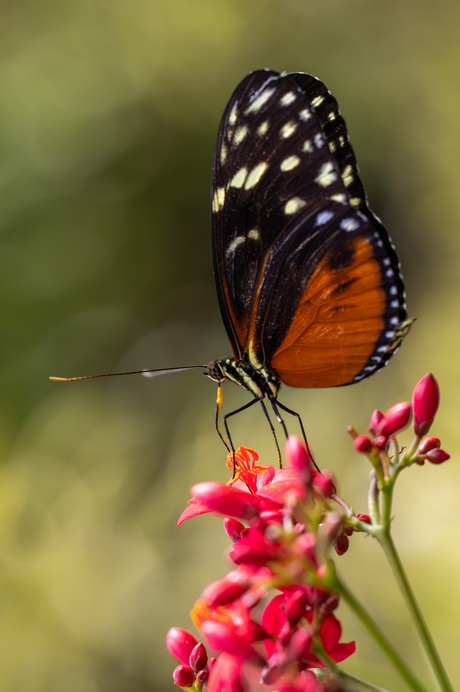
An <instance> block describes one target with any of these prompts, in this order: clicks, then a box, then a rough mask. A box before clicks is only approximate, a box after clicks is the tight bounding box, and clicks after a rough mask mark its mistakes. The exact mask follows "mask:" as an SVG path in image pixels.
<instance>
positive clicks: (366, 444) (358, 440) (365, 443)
mask: <svg viewBox="0 0 460 692" xmlns="http://www.w3.org/2000/svg"><path fill="white" fill-rule="evenodd" d="M373 446H374V445H373V444H372V440H371V439H370V437H368V436H367V435H358V437H355V439H354V440H353V447H354V448H355V449H356V451H357V452H359V453H360V454H369V452H370V451H371V449H372V447H373Z"/></svg>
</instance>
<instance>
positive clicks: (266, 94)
mask: <svg viewBox="0 0 460 692" xmlns="http://www.w3.org/2000/svg"><path fill="white" fill-rule="evenodd" d="M274 93H275V90H274V89H264V91H262V93H261V94H259V96H257V98H255V99H254V101H253V102H252V103H251V104H249V106H248V107H247V108H246V113H257V112H258V111H260V109H261V108H262V106H264V105H265V104H266V103H267V101H268V100H269V99H270V98H271V97H272V96H273V94H274Z"/></svg>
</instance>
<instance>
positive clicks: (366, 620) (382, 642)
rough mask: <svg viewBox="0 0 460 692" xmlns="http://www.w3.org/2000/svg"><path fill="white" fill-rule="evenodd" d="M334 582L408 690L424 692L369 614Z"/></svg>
mask: <svg viewBox="0 0 460 692" xmlns="http://www.w3.org/2000/svg"><path fill="white" fill-rule="evenodd" d="M336 580H337V586H336V588H337V590H338V591H339V592H340V593H341V595H342V596H343V598H344V599H345V601H346V602H347V603H348V605H349V606H350V608H351V609H352V611H353V612H354V613H355V615H356V616H357V617H358V618H359V619H360V620H361V622H362V623H363V625H364V626H365V628H366V629H367V631H368V632H369V634H370V635H371V636H372V637H373V639H374V640H375V641H376V642H377V644H378V645H379V647H380V648H381V650H382V651H383V653H384V654H385V655H386V657H387V658H388V659H389V660H390V661H391V663H392V664H393V666H394V667H395V668H396V670H397V671H398V673H399V674H400V675H401V677H402V678H403V679H404V680H405V681H406V683H407V685H408V686H409V688H410V689H411V690H414V691H415V692H426V688H425V687H423V685H422V684H421V682H420V681H419V680H417V678H416V677H415V675H414V674H413V673H412V671H410V670H409V668H408V667H407V664H406V663H405V662H404V661H403V660H402V658H401V657H400V655H399V653H398V652H397V650H396V649H395V648H394V646H393V645H392V644H391V642H390V640H389V639H387V638H386V636H385V635H384V634H383V632H382V631H381V629H380V628H379V627H378V626H377V624H376V623H375V622H374V620H372V618H371V617H370V615H369V613H368V612H367V611H366V610H365V609H364V608H363V607H362V605H361V604H360V603H359V601H358V600H357V599H356V598H355V597H354V595H353V594H352V593H351V591H350V590H349V589H348V587H347V586H345V584H344V583H343V582H341V581H340V579H338V577H336Z"/></svg>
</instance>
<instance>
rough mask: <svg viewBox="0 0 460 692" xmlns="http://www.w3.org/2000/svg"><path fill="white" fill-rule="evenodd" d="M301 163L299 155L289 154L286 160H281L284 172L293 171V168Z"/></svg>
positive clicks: (281, 167)
mask: <svg viewBox="0 0 460 692" xmlns="http://www.w3.org/2000/svg"><path fill="white" fill-rule="evenodd" d="M299 163H300V159H299V157H298V156H288V157H287V158H286V159H284V161H281V163H280V169H281V170H282V171H283V172H286V171H292V169H293V168H295V167H296V166H298V165H299Z"/></svg>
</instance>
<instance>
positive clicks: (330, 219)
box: [143, 70, 411, 453]
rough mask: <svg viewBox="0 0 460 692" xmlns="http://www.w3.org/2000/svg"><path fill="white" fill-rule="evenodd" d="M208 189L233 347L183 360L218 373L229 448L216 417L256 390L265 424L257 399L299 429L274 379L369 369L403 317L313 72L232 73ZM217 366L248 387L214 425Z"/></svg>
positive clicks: (384, 243) (309, 382) (317, 380)
mask: <svg viewBox="0 0 460 692" xmlns="http://www.w3.org/2000/svg"><path fill="white" fill-rule="evenodd" d="M211 200H212V249H213V262H214V272H215V278H216V286H217V293H218V297H219V304H220V309H221V312H222V317H223V320H224V324H225V328H226V330H227V334H228V337H229V340H230V344H231V347H232V351H233V356H232V357H230V358H226V359H222V360H214V361H211V362H210V363H208V365H207V366H190V367H200V368H205V374H206V375H208V377H210V378H211V379H212V380H214V381H216V382H217V383H218V387H219V392H218V399H217V401H218V404H217V411H216V428H217V430H218V432H219V435H220V436H221V438H222V440H223V441H224V443H225V444H226V446H227V448H228V449H234V446H233V443H232V440H231V436H230V432H229V429H228V422H227V421H228V418H229V417H230V416H232V415H234V414H235V413H238V412H239V411H242V410H244V409H246V408H248V407H249V406H251V405H253V404H254V403H255V402H257V401H259V402H260V403H261V405H262V408H263V410H264V413H265V415H266V417H267V419H268V420H269V422H270V426H271V429H272V431H273V432H274V429H273V425H272V423H271V421H270V416H269V413H268V411H267V408H266V406H265V401H266V400H268V401H269V402H270V405H271V407H272V409H273V412H274V414H275V416H276V418H277V420H278V421H279V423H281V424H282V426H283V428H284V431H285V432H286V434H287V431H286V426H285V424H284V422H283V419H282V416H281V414H280V410H282V411H286V412H288V413H290V414H293V415H295V416H297V418H298V420H299V422H300V425H301V428H302V432H303V434H304V436H305V432H304V429H303V426H302V422H301V419H300V416H299V415H298V414H297V413H296V412H294V411H291V410H290V409H288V408H287V407H285V406H284V405H282V404H281V403H280V402H279V400H278V391H279V388H280V384H281V383H284V384H287V385H290V386H292V387H306V388H316V387H336V386H340V385H346V384H352V383H354V382H358V381H359V380H362V379H363V378H365V377H369V376H370V375H373V374H374V373H375V372H376V371H377V370H379V369H380V368H382V367H383V366H384V365H385V364H386V363H387V362H388V360H389V359H390V358H391V356H392V355H393V353H394V352H395V350H396V349H397V348H398V347H399V345H400V344H401V342H402V340H403V338H404V336H405V335H406V333H407V331H408V329H409V327H410V324H411V320H408V319H407V315H406V302H405V292H404V285H403V280H402V276H401V273H400V264H399V260H398V257H397V255H396V252H395V249H394V247H393V244H392V242H391V240H390V238H389V236H388V233H387V232H386V230H385V228H384V227H383V225H382V224H381V222H380V221H379V219H378V218H377V217H376V216H375V215H374V214H373V212H372V211H371V210H370V209H369V206H368V203H367V198H366V193H365V191H364V188H363V185H362V183H361V180H360V178H359V175H358V167H357V163H356V158H355V155H354V152H353V149H352V147H351V144H350V141H349V139H348V134H347V130H346V125H345V121H344V119H343V118H342V116H341V114H340V112H339V109H338V105H337V101H336V100H335V98H334V97H333V96H332V94H331V93H330V92H329V91H328V89H327V87H326V86H325V85H324V83H323V82H321V81H320V80H319V79H317V78H316V77H313V76H311V75H309V74H305V73H301V72H298V73H297V72H296V73H281V74H280V73H278V72H274V71H271V70H259V71H256V72H252V73H251V74H249V75H248V76H247V77H246V78H245V79H243V81H242V82H241V83H240V84H239V85H238V87H237V88H236V90H235V91H234V93H233V95H232V97H231V98H230V101H229V103H228V105H227V107H226V108H225V111H224V114H223V117H222V121H221V123H220V127H219V132H218V135H217V143H216V148H215V151H214V158H213V166H212V191H211ZM182 369H187V368H174V369H172V370H182ZM170 371H171V369H168V370H159V371H150V374H151V375H158V374H163V373H165V372H170ZM143 372H145V371H143ZM225 380H231V381H233V382H236V383H237V384H239V385H240V386H242V387H244V388H245V389H247V390H248V391H249V392H250V393H251V394H252V396H253V399H252V400H251V401H250V402H249V403H247V404H246V405H245V406H242V407H241V408H239V409H237V410H236V411H232V412H231V413H229V414H227V415H226V416H224V417H223V421H224V427H225V434H226V438H225V436H224V435H223V434H222V432H221V431H220V428H219V420H218V419H219V410H220V402H221V396H220V393H221V389H220V388H221V384H222V382H224V381H225ZM275 439H276V435H275ZM277 447H278V443H277ZM278 453H279V447H278Z"/></svg>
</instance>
